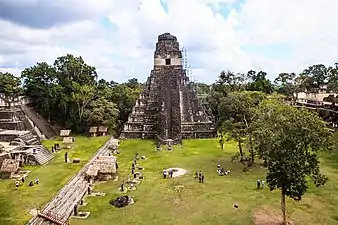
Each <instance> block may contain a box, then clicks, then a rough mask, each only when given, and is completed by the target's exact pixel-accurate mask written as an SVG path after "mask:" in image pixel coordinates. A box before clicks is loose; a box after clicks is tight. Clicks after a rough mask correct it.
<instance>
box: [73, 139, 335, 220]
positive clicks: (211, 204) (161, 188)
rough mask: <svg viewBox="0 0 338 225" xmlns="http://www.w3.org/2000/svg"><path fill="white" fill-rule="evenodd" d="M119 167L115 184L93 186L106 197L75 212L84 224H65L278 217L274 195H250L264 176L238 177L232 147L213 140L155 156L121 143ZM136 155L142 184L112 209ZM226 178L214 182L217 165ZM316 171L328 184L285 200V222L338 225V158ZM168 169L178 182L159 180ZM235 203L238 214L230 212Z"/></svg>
mask: <svg viewBox="0 0 338 225" xmlns="http://www.w3.org/2000/svg"><path fill="white" fill-rule="evenodd" d="M120 150H121V154H120V155H118V161H119V177H120V179H119V182H113V181H109V182H107V183H104V184H99V185H96V186H95V189H94V191H102V192H105V193H106V196H104V197H89V198H87V199H86V201H87V202H88V205H86V206H84V207H82V208H80V209H79V210H80V211H90V212H91V215H90V216H89V218H88V219H85V220H82V219H71V220H70V224H71V225H77V224H81V225H86V224H88V225H89V224H90V225H93V224H98V225H105V224H107V225H108V224H109V225H110V224H113V223H114V224H115V223H116V224H119V225H124V224H144V225H152V224H161V225H167V224H175V225H176V224H182V225H183V224H184V225H189V224H193V225H196V224H203V225H206V224H212V225H217V224H222V225H224V224H227V225H228V224H241V225H249V224H254V219H253V217H254V216H253V215H254V214H255V213H257V212H258V211H261V212H264V213H273V214H277V215H280V192H279V191H273V192H271V191H269V190H268V188H266V187H265V188H264V189H261V190H257V189H256V180H257V179H265V178H264V177H265V173H266V170H265V169H263V168H259V167H257V168H254V169H253V170H251V171H249V172H245V173H244V172H243V171H242V169H243V167H242V165H240V164H239V163H237V162H234V163H231V160H230V158H231V156H232V155H233V154H234V152H236V151H237V148H236V145H235V144H234V143H226V145H225V148H224V152H221V151H220V150H219V146H218V142H217V140H186V141H184V144H183V146H175V149H174V151H173V152H167V151H163V152H156V151H155V146H154V144H153V143H152V142H150V141H145V140H125V141H122V144H121V147H120ZM136 152H139V154H140V155H145V156H147V157H148V160H145V161H140V164H141V165H142V166H143V167H144V168H145V170H144V171H143V173H144V175H145V177H146V178H145V180H144V181H142V183H141V184H139V185H138V186H137V190H136V191H130V192H128V195H131V196H133V197H134V199H135V204H133V205H130V206H127V207H124V208H114V207H113V206H111V205H109V200H111V199H115V198H116V197H117V196H118V195H119V194H118V193H117V188H118V187H119V185H120V184H121V181H122V179H126V178H127V175H128V173H130V167H131V163H132V157H133V156H134V154H135V153H136ZM218 159H220V160H221V165H222V167H224V168H225V169H227V170H231V175H230V176H223V177H221V176H218V174H217V173H216V169H217V160H218ZM321 162H322V171H323V173H325V174H326V175H328V176H329V178H330V180H329V182H328V183H327V184H326V185H325V186H323V187H321V188H319V189H317V188H315V187H314V186H313V185H312V184H311V185H310V188H309V190H308V192H307V193H306V195H305V196H304V198H303V200H302V201H300V202H295V201H293V200H290V199H288V200H287V213H288V217H289V218H290V219H291V220H293V221H294V222H295V224H301V225H303V224H307V225H312V224H313V225H318V224H321V225H324V224H327V225H334V224H338V195H337V193H338V154H336V155H330V158H329V157H328V156H326V158H324V157H323V158H322V159H321ZM169 167H180V168H183V169H186V170H188V173H187V174H186V175H184V176H182V177H177V178H172V179H163V178H162V173H161V171H162V170H163V169H166V168H169ZM200 169H201V170H202V171H203V172H204V174H205V183H204V184H200V183H198V181H196V180H195V179H194V178H193V177H194V173H195V171H196V170H200ZM180 184H181V185H184V186H185V191H183V192H180V193H178V192H176V191H174V187H175V186H177V185H180ZM235 203H237V204H238V205H239V208H238V209H235V208H233V205H234V204H235Z"/></svg>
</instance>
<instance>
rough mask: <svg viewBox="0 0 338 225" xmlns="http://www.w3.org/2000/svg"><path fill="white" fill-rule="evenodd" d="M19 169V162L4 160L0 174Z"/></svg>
mask: <svg viewBox="0 0 338 225" xmlns="http://www.w3.org/2000/svg"><path fill="white" fill-rule="evenodd" d="M18 169H19V161H17V160H14V159H4V161H3V162H2V164H1V168H0V172H15V171H17V170H18Z"/></svg>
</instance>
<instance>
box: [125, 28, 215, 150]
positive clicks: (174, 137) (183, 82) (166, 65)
mask: <svg viewBox="0 0 338 225" xmlns="http://www.w3.org/2000/svg"><path fill="white" fill-rule="evenodd" d="M214 136H215V131H214V129H213V116H212V114H211V113H210V109H209V110H208V109H207V108H206V107H205V106H204V105H203V104H202V103H201V101H200V100H199V99H198V97H197V94H196V91H195V90H194V89H193V87H192V85H191V83H190V81H189V78H188V76H187V75H186V71H185V69H184V68H183V65H182V52H181V51H180V49H179V43H178V41H177V38H176V37H175V36H173V35H171V34H169V33H164V34H161V35H159V36H158V42H157V43H156V50H155V54H154V68H153V69H152V71H151V73H150V77H148V80H147V82H146V88H145V90H144V91H143V92H142V93H141V94H140V97H139V99H138V100H137V101H136V104H135V106H134V107H133V110H132V113H131V114H130V115H129V118H128V121H127V122H126V124H125V125H124V129H123V131H122V133H121V138H127V139H129V138H143V139H146V138H152V139H157V140H158V141H159V143H162V144H164V143H170V142H171V143H174V144H180V143H182V138H211V137H214Z"/></svg>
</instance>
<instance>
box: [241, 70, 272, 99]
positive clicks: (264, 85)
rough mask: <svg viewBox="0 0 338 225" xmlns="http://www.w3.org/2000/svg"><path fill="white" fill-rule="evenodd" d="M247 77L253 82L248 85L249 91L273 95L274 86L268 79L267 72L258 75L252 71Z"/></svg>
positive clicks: (260, 72)
mask: <svg viewBox="0 0 338 225" xmlns="http://www.w3.org/2000/svg"><path fill="white" fill-rule="evenodd" d="M247 76H248V77H249V78H250V79H251V80H252V82H250V83H249V84H248V87H247V90H248V91H261V92H264V93H267V94H271V93H272V92H273V85H272V84H271V82H270V81H269V80H268V79H267V78H266V76H267V74H266V72H263V71H259V72H258V73H256V72H255V71H253V70H250V71H249V72H248V74H247Z"/></svg>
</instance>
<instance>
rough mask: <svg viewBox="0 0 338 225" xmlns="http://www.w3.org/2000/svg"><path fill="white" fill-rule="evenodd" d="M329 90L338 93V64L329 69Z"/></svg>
mask: <svg viewBox="0 0 338 225" xmlns="http://www.w3.org/2000/svg"><path fill="white" fill-rule="evenodd" d="M327 86H328V89H329V90H330V91H333V92H335V93H337V92H338V63H335V64H334V66H332V67H331V66H330V67H329V68H328V85H327Z"/></svg>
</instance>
